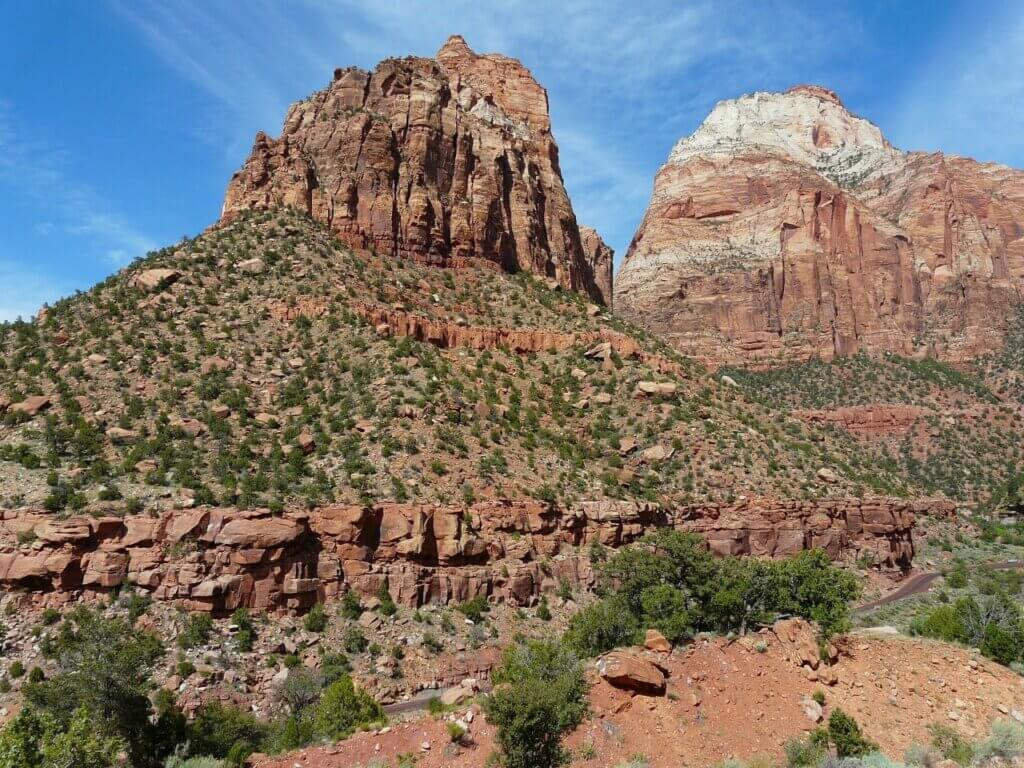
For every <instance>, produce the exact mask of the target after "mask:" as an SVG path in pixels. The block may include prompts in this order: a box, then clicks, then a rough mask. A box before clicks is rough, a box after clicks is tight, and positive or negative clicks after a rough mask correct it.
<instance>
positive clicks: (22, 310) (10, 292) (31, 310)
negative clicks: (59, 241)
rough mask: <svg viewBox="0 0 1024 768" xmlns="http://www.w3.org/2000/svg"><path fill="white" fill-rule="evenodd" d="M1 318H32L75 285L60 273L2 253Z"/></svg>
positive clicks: (0, 268)
mask: <svg viewBox="0 0 1024 768" xmlns="http://www.w3.org/2000/svg"><path fill="white" fill-rule="evenodd" d="M0 286H3V289H2V290H0V322H4V321H9V320H17V319H18V318H19V317H20V318H21V319H23V320H29V319H31V318H33V317H35V315H36V312H37V311H38V310H39V308H40V307H41V306H42V305H43V304H44V303H49V304H52V303H53V302H54V301H56V300H57V299H58V298H60V297H61V296H65V295H67V294H68V293H69V292H70V291H71V290H72V289H71V287H70V286H69V285H68V284H67V283H65V282H64V281H63V280H61V279H60V278H59V277H55V276H53V275H48V274H44V273H43V272H42V271H41V270H39V269H36V268H34V267H32V266H29V265H27V264H24V263H22V262H18V261H15V260H13V259H10V258H7V257H0Z"/></svg>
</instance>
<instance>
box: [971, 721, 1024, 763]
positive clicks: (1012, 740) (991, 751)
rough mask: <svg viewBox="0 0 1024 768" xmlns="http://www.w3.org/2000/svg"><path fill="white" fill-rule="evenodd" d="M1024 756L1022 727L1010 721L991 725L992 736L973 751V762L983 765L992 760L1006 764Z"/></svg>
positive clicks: (1023, 729)
mask: <svg viewBox="0 0 1024 768" xmlns="http://www.w3.org/2000/svg"><path fill="white" fill-rule="evenodd" d="M1021 755H1024V725H1022V724H1021V723H1015V722H1013V721H1011V720H996V721H995V722H994V723H992V735H991V736H989V737H988V738H987V739H985V740H984V741H983V742H981V743H980V744H978V745H976V746H975V748H974V750H973V758H974V760H975V762H978V763H985V762H987V761H989V760H992V759H994V758H999V759H1001V760H1005V761H1007V762H1009V761H1011V760H1013V759H1014V758H1017V757H1020V756H1021Z"/></svg>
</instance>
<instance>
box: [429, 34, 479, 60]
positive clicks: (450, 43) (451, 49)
mask: <svg viewBox="0 0 1024 768" xmlns="http://www.w3.org/2000/svg"><path fill="white" fill-rule="evenodd" d="M445 55H459V56H464V55H470V56H474V55H476V52H475V51H474V50H473V49H472V48H470V47H469V43H467V42H466V38H464V37H463V36H462V35H452V36H450V37H449V38H448V39H447V40H445V41H444V45H442V46H441V48H440V49H439V50H438V52H437V56H436V58H437V59H439V60H440V59H441V58H442V57H444V56H445Z"/></svg>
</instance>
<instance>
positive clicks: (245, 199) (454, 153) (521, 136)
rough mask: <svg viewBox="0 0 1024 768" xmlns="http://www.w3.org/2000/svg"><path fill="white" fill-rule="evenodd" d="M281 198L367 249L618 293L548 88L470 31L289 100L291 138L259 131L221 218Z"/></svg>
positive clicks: (342, 73)
mask: <svg viewBox="0 0 1024 768" xmlns="http://www.w3.org/2000/svg"><path fill="white" fill-rule="evenodd" d="M280 204H286V205H292V206H295V207H297V208H300V209H302V210H304V211H306V212H308V213H310V214H312V215H313V216H314V217H315V218H317V219H319V220H321V221H323V222H325V223H327V224H328V225H329V226H330V227H331V228H332V229H333V230H334V231H335V232H336V233H337V234H338V235H339V236H340V237H341V238H342V239H343V240H345V241H346V242H347V243H348V244H350V245H352V246H353V247H355V248H360V249H371V248H372V249H374V250H376V251H377V252H378V253H380V254H390V255H394V256H401V257H405V258H412V259H415V260H417V261H423V262H428V263H431V264H437V265H458V264H459V263H460V261H462V260H464V259H467V258H479V259H485V260H487V261H491V262H494V263H496V264H499V265H500V266H502V267H503V268H505V269H506V270H509V271H517V270H526V271H529V272H533V273H536V274H540V275H544V276H547V277H549V278H553V279H555V280H557V281H558V283H559V284H560V285H562V286H564V287H566V288H572V289H576V290H582V291H585V292H587V293H588V294H589V295H590V296H591V297H592V298H594V299H596V300H601V299H602V297H604V296H607V297H608V298H609V299H610V294H611V279H612V275H611V270H612V267H611V258H610V251H608V250H607V248H606V246H604V245H603V243H602V244H601V246H602V247H601V248H596V247H595V246H594V245H593V244H592V243H591V242H590V239H589V238H590V235H589V232H588V249H587V251H585V250H584V245H583V243H582V241H581V237H580V228H579V227H578V225H577V223H576V217H575V214H574V213H573V209H572V203H571V202H570V201H569V197H568V195H567V194H566V191H565V185H564V184H563V181H562V172H561V169H560V168H559V163H558V146H557V145H556V144H555V140H554V137H553V136H552V134H551V120H550V117H549V115H548V98H547V92H546V91H545V90H544V89H543V88H542V87H541V86H540V85H539V84H538V83H537V81H536V80H534V79H533V76H532V75H531V74H530V72H529V71H528V70H527V69H526V68H525V67H524V66H523V65H522V64H520V63H519V62H518V61H517V60H515V59H510V58H506V57H504V56H499V55H496V54H487V55H478V54H476V53H474V52H473V51H472V50H471V49H470V48H469V46H468V45H467V44H466V41H465V40H463V39H462V38H461V37H458V36H455V37H452V38H450V39H449V40H448V42H446V43H445V44H444V46H443V47H442V48H441V50H440V51H439V52H438V54H437V57H436V58H434V59H426V58H405V59H387V60H385V61H382V62H381V63H380V64H378V65H377V68H376V69H375V70H374V71H373V72H365V71H363V70H360V69H356V68H347V69H338V70H336V71H335V73H334V80H333V82H332V83H331V84H330V85H329V86H328V87H327V88H325V89H324V90H322V91H319V92H317V93H314V94H313V95H312V96H310V97H309V98H307V99H304V100H303V101H300V102H298V103H297V104H294V105H293V106H292V107H291V109H290V110H289V112H288V115H287V117H286V118H285V123H284V129H283V131H282V133H281V136H280V137H279V138H277V139H272V138H269V137H268V136H266V135H265V134H263V133H260V134H258V135H257V136H256V142H255V144H254V146H253V150H252V154H251V155H250V156H249V159H248V160H246V162H245V165H244V166H243V167H242V169H241V170H240V171H238V172H237V173H236V174H235V175H234V176H233V177H232V179H231V182H230V184H229V185H228V189H227V194H226V196H225V200H224V208H223V212H222V219H224V220H230V219H232V218H234V217H235V216H236V215H237V214H238V213H239V212H241V211H244V210H247V209H251V208H263V207H268V206H271V205H280ZM598 240H599V238H598ZM606 251H607V254H606ZM588 254H589V255H591V256H592V257H593V258H594V259H596V261H595V262H591V261H589V260H588Z"/></svg>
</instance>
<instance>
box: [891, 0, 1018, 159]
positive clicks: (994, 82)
mask: <svg viewBox="0 0 1024 768" xmlns="http://www.w3.org/2000/svg"><path fill="white" fill-rule="evenodd" d="M962 21H963V23H960V24H955V25H954V26H955V27H956V29H955V31H954V32H953V33H952V34H951V36H950V37H949V38H945V39H941V40H937V41H936V45H935V51H934V54H933V56H932V57H931V59H930V60H929V61H928V63H927V65H926V66H925V67H923V68H922V69H921V71H920V73H919V74H918V76H917V78H916V80H915V81H914V82H913V83H912V85H911V87H910V88H909V89H908V91H907V93H906V94H904V97H903V98H902V99H901V108H900V110H899V112H898V113H897V115H896V119H895V120H894V121H893V127H892V129H891V130H890V133H891V135H892V138H893V141H894V143H896V144H897V145H899V146H901V147H902V148H904V149H920V150H929V151H934V150H942V151H944V152H950V153H955V154H960V155H968V156H970V157H974V158H976V159H978V160H988V161H999V162H1003V163H1007V164H1011V165H1017V166H1021V165H1024V110H1022V109H1021V103H1022V102H1024V55H1022V53H1021V52H1022V51H1024V5H1021V4H1020V3H1012V2H1011V3H1008V4H1007V5H1006V6H1005V7H1002V8H999V7H997V6H996V5H994V4H993V5H992V6H986V9H985V12H984V13H973V12H972V13H971V15H970V18H969V19H963V20H962Z"/></svg>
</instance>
